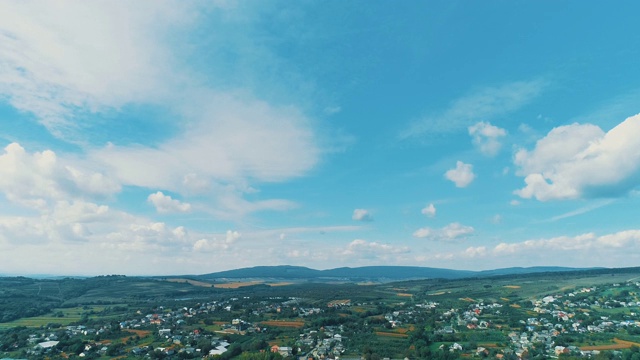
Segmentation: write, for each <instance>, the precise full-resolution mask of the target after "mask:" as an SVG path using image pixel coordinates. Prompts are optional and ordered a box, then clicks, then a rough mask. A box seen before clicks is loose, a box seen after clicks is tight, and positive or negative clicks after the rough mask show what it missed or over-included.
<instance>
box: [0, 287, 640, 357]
mask: <svg viewBox="0 0 640 360" xmlns="http://www.w3.org/2000/svg"><path fill="white" fill-rule="evenodd" d="M513 288H514V289H515V288H517V286H513ZM638 289H640V283H638V282H628V283H623V284H621V283H612V284H609V285H599V286H590V287H582V288H576V289H572V290H567V291H562V292H555V293H549V294H546V295H545V296H542V297H539V298H532V299H527V300H522V299H520V300H519V301H512V299H509V298H498V299H493V300H491V301H489V300H483V299H472V298H457V299H446V298H443V300H442V301H438V300H437V299H438V298H439V297H442V296H446V294H441V293H436V294H433V293H428V292H427V293H424V294H415V295H413V296H412V297H411V301H395V302H384V303H383V302H379V303H375V302H371V303H367V302H352V301H351V300H349V299H329V300H328V301H325V302H324V303H322V304H320V303H319V301H318V300H317V299H313V301H310V299H303V298H298V297H268V298H260V297H255V298H254V297H251V296H246V297H242V298H229V299H225V300H215V301H208V302H197V303H194V304H192V305H191V306H179V307H176V306H175V304H162V305H159V306H155V307H152V308H148V309H138V310H136V311H135V312H133V313H132V314H131V315H130V316H128V317H126V318H120V319H114V318H113V317H107V316H105V317H101V316H95V317H87V319H86V320H85V321H83V322H82V323H78V324H69V325H66V326H57V325H56V324H50V325H48V326H44V327H40V328H27V329H21V330H20V333H19V334H20V336H13V337H7V336H4V337H3V338H2V341H3V343H2V349H3V350H4V354H5V356H3V357H4V358H6V359H9V358H14V357H8V356H7V355H9V354H20V355H22V356H23V357H19V358H29V359H31V358H42V357H45V356H46V357H48V358H78V359H80V358H82V359H96V358H112V357H119V358H123V357H124V358H151V359H158V358H180V359H184V358H212V359H231V358H234V357H237V356H240V355H241V354H243V353H251V352H253V353H262V354H269V356H271V358H274V357H275V358H291V359H313V360H315V359H317V360H321V359H335V360H339V359H360V358H363V359H377V358H380V359H384V358H401V359H402V358H409V359H411V358H412V357H413V358H421V355H420V349H421V347H423V348H426V349H425V350H424V351H427V352H428V354H430V357H433V358H460V357H478V358H495V359H529V358H536V357H538V358H557V357H567V356H573V357H584V358H595V357H597V356H599V355H600V354H602V353H606V354H609V355H610V356H614V357H621V356H622V354H623V351H632V350H634V349H637V347H636V346H637V343H636V341H634V340H636V339H637V337H636V335H639V334H640V301H639V300H640V299H638V293H639V290H638ZM365 310H366V311H365ZM363 311H364V312H363ZM97 315H100V314H97ZM25 334H28V335H26V336H25ZM20 337H22V340H23V341H20ZM386 337H388V339H387V338H386ZM367 339H369V340H367ZM381 339H382V342H380V341H381ZM8 340H13V341H14V343H7V341H8ZM386 340H389V341H386ZM413 342H415V343H413ZM381 344H382V345H384V346H387V347H390V346H395V347H396V348H398V349H401V348H403V347H404V348H406V349H408V350H407V351H405V353H404V354H403V355H404V356H402V357H393V356H383V355H380V354H377V353H376V347H377V346H381ZM411 349H413V350H411ZM1 354H2V353H0V356H2V355H1ZM265 356H266V355H265Z"/></svg>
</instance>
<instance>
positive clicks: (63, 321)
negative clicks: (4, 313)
mask: <svg viewBox="0 0 640 360" xmlns="http://www.w3.org/2000/svg"><path fill="white" fill-rule="evenodd" d="M104 309H105V306H102V305H101V306H84V307H80V306H79V307H73V308H57V309H54V310H53V311H52V312H51V313H48V314H45V315H42V316H34V317H27V318H22V319H19V320H15V321H10V322H5V323H0V330H2V329H9V328H12V327H16V326H26V327H41V326H46V325H48V324H60V325H63V326H65V325H69V324H72V323H74V322H78V321H80V320H81V319H82V315H83V314H89V313H90V312H92V311H93V312H94V313H97V312H100V311H103V310H104ZM58 313H62V315H63V316H56V314H58ZM90 317H92V318H95V317H97V316H96V315H93V316H90ZM101 318H106V316H101Z"/></svg>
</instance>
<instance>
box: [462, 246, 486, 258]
mask: <svg viewBox="0 0 640 360" xmlns="http://www.w3.org/2000/svg"><path fill="white" fill-rule="evenodd" d="M463 255H464V256H465V257H470V258H474V257H483V256H485V255H487V248H486V247H484V246H478V247H473V246H471V247H468V248H467V249H466V250H465V251H464V253H463Z"/></svg>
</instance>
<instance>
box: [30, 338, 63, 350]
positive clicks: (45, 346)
mask: <svg viewBox="0 0 640 360" xmlns="http://www.w3.org/2000/svg"><path fill="white" fill-rule="evenodd" d="M58 343H59V341H52V340H50V341H45V342H41V343H39V344H38V345H36V346H35V347H36V348H37V349H42V350H47V349H51V348H52V347H54V346H56V345H58Z"/></svg>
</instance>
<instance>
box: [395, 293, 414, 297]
mask: <svg viewBox="0 0 640 360" xmlns="http://www.w3.org/2000/svg"><path fill="white" fill-rule="evenodd" d="M397 295H398V296H404V297H411V296H413V294H407V293H398V294H397Z"/></svg>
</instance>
